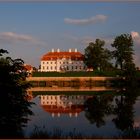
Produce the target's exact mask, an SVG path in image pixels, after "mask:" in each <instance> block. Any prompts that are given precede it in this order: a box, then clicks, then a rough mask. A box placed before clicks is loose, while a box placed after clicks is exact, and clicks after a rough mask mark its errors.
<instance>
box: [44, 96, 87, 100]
mask: <svg viewBox="0 0 140 140" xmlns="http://www.w3.org/2000/svg"><path fill="white" fill-rule="evenodd" d="M42 98H43V99H57V96H42ZM84 98H85V96H60V99H84Z"/></svg>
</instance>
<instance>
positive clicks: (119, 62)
mask: <svg viewBox="0 0 140 140" xmlns="http://www.w3.org/2000/svg"><path fill="white" fill-rule="evenodd" d="M111 46H112V47H114V48H115V50H114V51H113V56H114V58H115V59H116V67H120V69H121V70H124V69H127V66H129V65H131V64H134V63H133V54H134V53H133V48H132V47H133V39H132V36H131V35H129V34H122V35H120V36H117V37H116V38H115V40H114V42H113V44H111Z"/></svg>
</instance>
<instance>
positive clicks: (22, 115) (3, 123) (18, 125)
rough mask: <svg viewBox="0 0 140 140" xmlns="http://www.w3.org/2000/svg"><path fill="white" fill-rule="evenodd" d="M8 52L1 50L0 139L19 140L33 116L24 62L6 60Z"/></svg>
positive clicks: (8, 58)
mask: <svg viewBox="0 0 140 140" xmlns="http://www.w3.org/2000/svg"><path fill="white" fill-rule="evenodd" d="M3 53H8V52H7V51H6V50H3V49H1V50H0V56H1V57H0V90H1V93H0V138H19V137H21V135H22V128H23V127H24V126H25V124H26V123H27V121H28V115H32V112H31V111H30V109H29V107H30V106H31V103H30V102H28V101H27V92H26V90H27V88H29V87H30V84H29V83H27V82H26V81H25V80H26V73H25V72H24V67H23V64H24V62H23V60H21V59H15V60H13V59H12V58H10V57H6V58H4V57H3V56H2V55H3Z"/></svg>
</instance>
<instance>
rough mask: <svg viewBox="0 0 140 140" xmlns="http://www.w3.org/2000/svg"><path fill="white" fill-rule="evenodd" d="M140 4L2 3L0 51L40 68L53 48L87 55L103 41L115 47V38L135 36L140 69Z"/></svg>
mask: <svg viewBox="0 0 140 140" xmlns="http://www.w3.org/2000/svg"><path fill="white" fill-rule="evenodd" d="M139 13H140V2H114V3H113V2H87V3H86V2H52V3H51V2H42V3H41V2H40V3H39V2H37V3H33V2H32V3H25V2H24V3H15V2H13V3H8V2H7V3H4V2H3V3H0V48H3V49H7V50H8V51H9V52H10V56H11V57H12V58H22V59H23V60H24V61H25V63H28V64H31V65H33V66H36V67H38V66H39V64H40V58H41V56H42V55H43V54H45V53H47V52H48V51H50V50H51V49H52V48H54V49H57V48H60V50H63V51H65V50H68V49H69V48H77V49H78V50H79V51H81V52H84V49H85V48H86V46H87V45H88V43H89V42H90V41H94V40H95V39H96V38H100V39H103V40H105V41H106V47H108V48H111V47H110V44H111V43H112V41H113V39H114V38H115V37H116V36H118V35H120V34H123V33H131V34H132V36H133V39H134V44H135V46H134V50H135V62H136V64H137V66H140V14H139Z"/></svg>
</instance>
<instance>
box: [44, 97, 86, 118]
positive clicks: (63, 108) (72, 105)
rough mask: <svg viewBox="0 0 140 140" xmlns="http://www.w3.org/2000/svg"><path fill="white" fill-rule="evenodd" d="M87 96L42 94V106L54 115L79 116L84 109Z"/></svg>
mask: <svg viewBox="0 0 140 140" xmlns="http://www.w3.org/2000/svg"><path fill="white" fill-rule="evenodd" d="M86 98H87V96H81V95H80V96H76V95H75V96H64V95H41V106H42V107H43V109H44V110H45V111H47V112H49V113H51V114H52V117H54V116H55V115H57V116H58V117H59V116H60V114H69V116H70V117H71V116H75V117H77V116H78V114H79V113H80V112H82V111H83V109H84V101H85V99H86Z"/></svg>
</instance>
